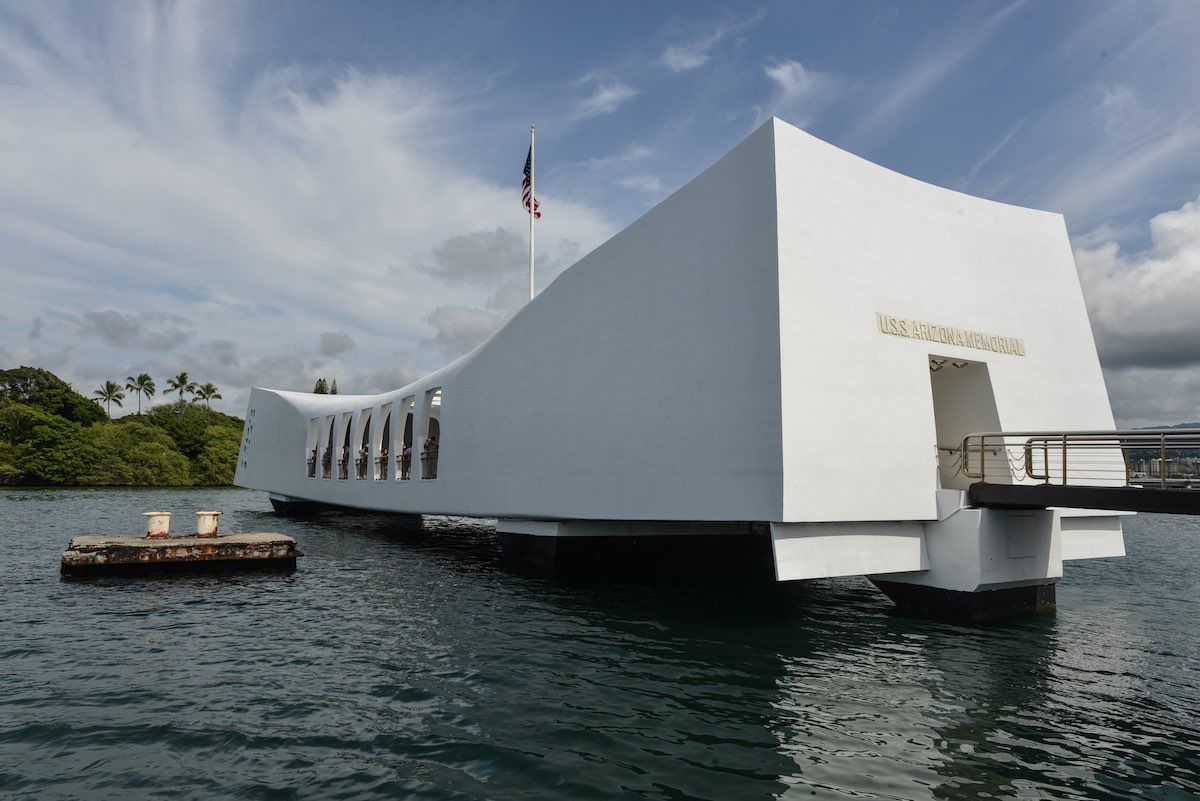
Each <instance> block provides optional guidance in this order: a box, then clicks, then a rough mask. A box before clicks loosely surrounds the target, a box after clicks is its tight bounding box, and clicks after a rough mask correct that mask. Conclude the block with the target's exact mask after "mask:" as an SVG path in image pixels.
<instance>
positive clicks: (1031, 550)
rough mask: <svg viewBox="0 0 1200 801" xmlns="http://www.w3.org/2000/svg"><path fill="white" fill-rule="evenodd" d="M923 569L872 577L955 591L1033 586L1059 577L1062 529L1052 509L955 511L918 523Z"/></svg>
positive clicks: (1060, 570)
mask: <svg viewBox="0 0 1200 801" xmlns="http://www.w3.org/2000/svg"><path fill="white" fill-rule="evenodd" d="M924 530H925V547H926V549H927V552H928V556H929V568H928V570H925V571H923V572H920V573H891V574H887V575H877V576H872V578H877V579H880V580H883V581H894V582H902V583H909V584H922V585H925V586H928V587H938V588H940V589H946V590H956V591H960V592H980V591H983V590H991V589H1000V588H1004V587H1016V586H1021V585H1024V584H1039V583H1046V582H1049V581H1054V580H1055V579H1058V578H1061V577H1062V574H1063V571H1062V529H1061V525H1060V521H1059V516H1058V513H1057V512H1055V511H1052V510H1034V511H1000V510H993V509H970V508H967V509H960V510H958V511H957V512H955V513H954V514H952V515H951V516H950V517H948V518H946V519H945V520H939V521H936V522H929V523H925V524H924Z"/></svg>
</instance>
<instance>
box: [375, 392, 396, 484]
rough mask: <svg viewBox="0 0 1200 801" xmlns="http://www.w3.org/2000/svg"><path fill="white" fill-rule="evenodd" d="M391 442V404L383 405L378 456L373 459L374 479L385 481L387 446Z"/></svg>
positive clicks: (386, 474)
mask: <svg viewBox="0 0 1200 801" xmlns="http://www.w3.org/2000/svg"><path fill="white" fill-rule="evenodd" d="M391 442H392V404H390V403H389V404H388V405H387V406H385V407H384V412H383V426H382V430H381V431H380V432H379V456H378V457H376V459H375V480H376V481H386V480H387V477H388V446H389V445H390V444H391Z"/></svg>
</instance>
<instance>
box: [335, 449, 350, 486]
mask: <svg viewBox="0 0 1200 801" xmlns="http://www.w3.org/2000/svg"><path fill="white" fill-rule="evenodd" d="M348 478H350V446H349V445H343V446H342V458H341V459H338V480H340V481H345V480H346V479H348Z"/></svg>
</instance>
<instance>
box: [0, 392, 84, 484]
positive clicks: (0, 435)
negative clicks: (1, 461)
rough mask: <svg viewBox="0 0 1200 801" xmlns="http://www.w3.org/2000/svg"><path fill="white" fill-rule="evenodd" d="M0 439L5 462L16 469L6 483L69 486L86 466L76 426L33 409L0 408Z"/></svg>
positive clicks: (12, 405) (19, 406)
mask: <svg viewBox="0 0 1200 801" xmlns="http://www.w3.org/2000/svg"><path fill="white" fill-rule="evenodd" d="M0 440H3V441H4V442H5V443H6V445H7V447H6V448H5V451H6V452H5V457H4V458H5V461H7V462H8V464H10V465H12V466H13V467H15V468H16V470H17V475H16V476H13V477H11V478H10V479H9V480H14V481H23V482H27V483H34V484H72V483H74V482H75V481H76V480H77V479H78V477H79V475H80V473H82V472H83V469H84V466H85V464H86V459H85V449H84V442H83V438H82V435H81V433H80V427H79V424H78V423H74V422H72V421H70V420H67V419H65V418H63V417H59V416H58V415H55V414H47V413H46V412H43V411H42V410H41V409H38V408H35V407H33V406H27V405H25V404H21V403H12V402H9V401H5V402H4V403H3V404H2V405H0ZM5 472H6V473H10V474H11V471H10V470H6V471H5Z"/></svg>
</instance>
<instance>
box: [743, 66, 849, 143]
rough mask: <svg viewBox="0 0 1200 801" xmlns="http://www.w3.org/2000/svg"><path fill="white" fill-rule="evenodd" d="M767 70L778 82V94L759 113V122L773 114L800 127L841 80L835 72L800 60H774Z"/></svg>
mask: <svg viewBox="0 0 1200 801" xmlns="http://www.w3.org/2000/svg"><path fill="white" fill-rule="evenodd" d="M763 71H764V72H765V73H766V75H767V77H768V78H770V79H771V83H772V84H774V96H773V97H772V99H771V101H770V103H769V105H768V106H767V108H766V109H764V110H763V111H761V112H760V113H759V118H758V121H757V122H756V123H755V125H756V126H757V125H759V124H761V123H762V122H763V121H764V120H766V119H767V118H768V117H771V116H776V117H779V118H781V119H784V120H787V121H788V122H790V123H792V124H793V125H798V126H800V127H803V126H805V125H808V124H809V123H810V122H812V119H813V115H814V114H815V113H816V111H817V110H818V109H819V108H820V106H821V105H822V104H823V103H824V102H825V101H826V100H827V99H828V97H829V95H830V93H831V92H832V90H833V89H834V87H835V85H836V83H837V82H836V80H835V79H834V78H833V77H832V76H830V75H828V74H825V73H821V72H817V71H815V70H811V69H809V68H808V67H805V66H804V65H803V64H801V63H800V62H799V61H791V60H788V61H775V62H771V63H769V64H767V65H765V66H764V67H763Z"/></svg>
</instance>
